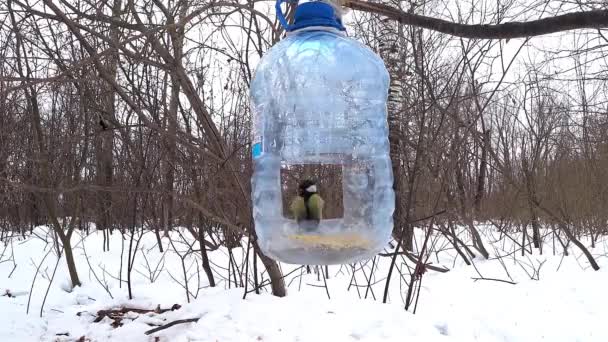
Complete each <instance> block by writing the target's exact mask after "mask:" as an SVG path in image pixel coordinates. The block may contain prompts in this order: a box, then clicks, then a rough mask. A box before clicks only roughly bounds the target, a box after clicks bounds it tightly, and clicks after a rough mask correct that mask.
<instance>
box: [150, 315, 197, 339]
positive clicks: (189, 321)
mask: <svg viewBox="0 0 608 342" xmlns="http://www.w3.org/2000/svg"><path fill="white" fill-rule="evenodd" d="M199 319H201V318H200V317H198V318H188V319H178V320H177V321H173V322H171V323H167V324H165V325H161V326H160V327H156V328H154V329H150V330H148V331H146V332H145V334H146V335H150V334H154V333H155V332H158V331H161V330H165V329H167V328H171V327H172V326H174V325H177V324H184V323H194V322H198V320H199Z"/></svg>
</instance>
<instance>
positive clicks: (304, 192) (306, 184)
mask: <svg viewBox="0 0 608 342" xmlns="http://www.w3.org/2000/svg"><path fill="white" fill-rule="evenodd" d="M298 193H299V194H300V196H311V195H312V194H315V193H317V184H316V183H315V182H314V181H313V180H310V179H306V180H304V181H302V182H301V183H300V186H299V187H298Z"/></svg>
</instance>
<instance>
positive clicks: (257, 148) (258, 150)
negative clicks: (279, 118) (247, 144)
mask: <svg viewBox="0 0 608 342" xmlns="http://www.w3.org/2000/svg"><path fill="white" fill-rule="evenodd" d="M251 154H253V158H258V157H259V156H261V155H262V143H256V144H254V145H253V148H252V149H251Z"/></svg>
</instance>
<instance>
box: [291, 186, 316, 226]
mask: <svg viewBox="0 0 608 342" xmlns="http://www.w3.org/2000/svg"><path fill="white" fill-rule="evenodd" d="M324 204H325V202H324V201H323V198H321V196H320V195H319V194H318V193H317V185H316V184H315V182H313V181H312V180H309V179H307V180H304V181H303V182H301V183H300V185H299V186H298V196H296V197H295V198H294V199H293V201H292V202H291V206H290V207H289V209H290V210H291V214H292V215H293V217H294V218H295V220H296V221H297V222H298V224H301V223H303V222H306V221H309V222H312V223H313V224H314V225H315V226H316V225H318V224H319V222H320V221H321V219H322V216H323V205H324Z"/></svg>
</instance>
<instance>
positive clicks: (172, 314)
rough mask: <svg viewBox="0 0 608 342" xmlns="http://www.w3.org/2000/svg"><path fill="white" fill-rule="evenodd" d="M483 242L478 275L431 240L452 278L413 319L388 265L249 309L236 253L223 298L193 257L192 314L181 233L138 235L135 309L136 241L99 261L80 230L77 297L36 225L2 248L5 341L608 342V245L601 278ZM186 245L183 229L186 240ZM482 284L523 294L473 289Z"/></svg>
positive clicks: (221, 272)
mask: <svg viewBox="0 0 608 342" xmlns="http://www.w3.org/2000/svg"><path fill="white" fill-rule="evenodd" d="M482 232H483V234H484V236H485V240H486V243H487V248H488V250H489V251H490V254H491V258H490V259H489V260H483V259H481V258H479V257H478V258H476V259H475V260H474V266H466V265H465V264H464V263H463V261H462V260H461V259H459V258H456V253H455V252H454V250H453V249H450V248H448V247H449V246H447V245H446V242H445V240H443V239H441V238H438V239H433V240H432V241H433V244H434V249H435V250H436V251H437V253H434V254H433V256H432V259H431V261H432V262H433V264H434V265H442V266H444V267H447V268H449V269H450V272H448V273H436V272H431V271H429V272H427V273H426V274H425V275H424V278H423V281H422V288H421V291H420V298H419V301H418V306H417V309H416V314H413V313H412V312H411V311H413V310H412V309H410V311H409V312H408V311H405V310H404V308H403V307H404V304H403V303H404V301H403V298H404V297H405V293H406V290H407V287H406V285H405V282H404V279H402V278H401V277H400V276H399V275H398V274H397V273H395V274H394V275H393V277H392V282H391V284H392V286H391V288H390V291H389V302H390V303H389V304H381V300H382V293H383V290H384V286H385V277H386V274H387V270H388V266H389V264H390V258H388V257H378V258H377V259H376V260H375V262H373V266H374V272H373V275H372V278H371V280H370V279H368V277H369V276H370V274H372V272H371V271H372V269H371V268H372V261H371V260H370V261H369V262H367V263H363V264H357V265H355V269H356V272H355V276H354V277H353V267H352V266H350V265H345V266H342V267H340V266H331V267H329V278H328V279H326V283H327V287H325V286H324V284H325V281H324V279H323V277H322V276H320V275H319V274H318V273H315V272H312V273H311V274H306V272H305V269H304V268H299V269H298V266H293V265H281V267H282V269H283V272H284V274H288V273H290V271H293V272H292V273H291V274H289V275H288V276H287V277H286V279H285V281H286V283H287V284H288V285H289V287H288V296H287V297H285V298H277V297H273V296H271V295H270V294H269V293H268V292H269V291H270V290H269V288H267V287H266V288H264V289H262V294H260V295H256V294H255V293H250V294H248V295H247V297H246V299H245V300H243V299H242V297H243V293H244V289H243V288H242V287H239V288H234V283H231V284H230V287H231V288H230V289H229V288H228V287H229V285H228V281H227V280H226V277H227V275H228V269H227V267H228V263H229V258H228V254H227V251H225V250H217V251H214V252H212V253H211V254H210V258H211V261H212V263H213V269H214V272H216V273H215V277H216V280H217V281H218V286H217V287H216V288H209V287H207V280H206V277H205V275H204V272H203V271H202V270H201V264H200V255H199V253H198V252H195V253H191V254H189V255H186V256H185V258H184V260H185V266H186V274H187V277H188V278H189V281H188V287H189V289H190V292H191V294H190V295H189V297H190V303H188V302H187V298H186V291H185V289H184V286H183V284H184V272H183V269H182V264H181V261H180V257H179V255H178V254H177V253H176V251H175V250H176V249H177V251H180V252H181V253H182V255H183V251H184V250H187V248H186V247H185V246H186V245H185V244H184V243H180V242H179V241H180V240H181V237H180V236H179V234H178V233H174V234H173V240H174V242H175V243H174V245H171V244H170V242H169V239H166V238H165V239H163V244H164V246H165V252H164V253H162V254H161V253H160V252H159V249H158V247H157V246H156V239H155V237H154V235H153V234H152V233H146V234H144V235H143V237H142V239H141V242H140V244H139V246H138V253H137V254H136V256H135V262H134V266H133V270H132V292H133V296H134V299H133V300H128V291H127V286H126V282H125V279H126V278H127V276H126V275H127V255H128V249H129V239H128V236H126V237H127V239H126V240H122V239H121V235H120V234H119V233H115V234H113V235H112V237H111V242H110V251H109V252H103V251H102V235H101V233H100V232H92V233H91V234H90V235H88V236H86V237H83V236H81V235H79V233H77V232H76V233H75V236H74V237H73V242H74V243H75V244H76V245H77V247H76V248H75V256H76V259H77V269H78V272H79V276H80V279H81V281H82V282H83V286H82V287H77V288H75V289H73V290H71V289H70V286H69V284H70V282H69V277H68V274H67V268H66V266H65V260H64V259H61V260H60V261H59V263H57V257H56V254H55V253H54V250H53V245H52V243H48V242H49V241H50V235H49V233H48V231H47V229H45V228H44V227H38V228H36V229H35V230H34V233H35V234H34V235H32V236H30V237H28V238H27V239H25V240H24V239H18V238H13V239H11V240H10V243H8V244H6V245H5V244H2V245H0V255H2V256H1V257H0V315H1V317H3V318H2V321H1V323H0V341H15V342H21V341H26V342H30V341H129V342H137V341H221V342H225V341H424V342H427V341H429V342H430V341H447V342H453V341H483V342H493V341H551V342H561V341H564V342H565V341H569V342H570V341H584V342H595V341H598V342H599V341H602V342H605V341H608V328H606V326H605V325H604V324H603V323H605V322H606V321H607V320H608V296H607V294H606V287H607V285H608V272H607V271H606V270H605V269H606V268H608V261H607V260H606V255H607V254H608V252H607V251H608V247H607V246H608V242H606V241H605V240H602V241H599V242H598V243H597V246H596V248H594V249H591V251H592V253H593V255H594V256H595V257H596V259H597V261H598V262H599V264H600V266H601V267H602V269H601V270H600V271H598V272H595V271H593V270H592V269H591V268H590V266H589V264H588V262H587V260H586V259H585V258H584V256H582V253H581V252H580V251H579V250H577V249H576V247H572V248H570V249H569V252H570V256H568V257H562V255H561V254H560V253H556V255H553V240H552V238H551V236H550V235H549V236H548V237H547V240H546V242H545V247H544V254H543V255H540V254H539V253H538V251H535V252H534V254H533V255H530V254H527V253H526V255H525V256H523V257H522V256H521V251H520V250H519V249H517V250H516V249H515V248H516V246H515V245H514V244H513V243H510V242H509V241H510V240H509V239H498V237H499V233H498V232H496V231H495V230H494V229H493V228H490V227H482ZM418 233H419V234H422V232H418ZM136 235H137V234H136ZM187 235H188V233H187V231H185V230H184V232H183V235H182V236H187ZM136 237H137V236H136ZM419 238H420V236H419ZM44 240H46V242H45V241H44ZM186 240H187V241H189V242H190V243H191V242H192V240H189V238H186ZM519 241H521V240H519ZM556 245H558V243H557V242H556ZM587 245H588V243H587ZM122 247H124V250H123V248H122ZM195 248H196V246H195ZM556 248H557V247H556ZM121 254H122V260H123V262H122V267H121ZM242 254H244V253H243V249H235V250H234V255H235V259H236V264H237V265H238V267H239V269H240V268H242V267H244V266H243V260H244V255H242ZM144 255H145V258H144ZM497 255H501V256H503V258H501V259H498V258H496V256H497ZM45 256H46V257H45ZM87 259H88V261H87ZM43 260H44V261H43ZM15 264H16V265H17V266H16V267H15ZM39 265H40V268H39V272H38V273H37V272H36V269H37V267H38V266H39ZM55 265H58V268H57V271H56V272H55V276H54V279H53V273H54V270H55ZM397 266H398V267H400V268H402V269H403V270H404V273H405V274H406V277H404V278H407V280H408V281H409V276H407V271H406V270H405V268H404V261H403V260H401V259H398V262H397ZM539 269H540V271H538V270H539ZM121 270H122V273H121ZM197 270H199V271H200V272H199V271H197ZM259 270H263V267H262V265H261V263H260V266H259ZM313 270H314V269H313ZM241 271H242V269H241ZM243 273H244V272H243ZM36 274H37V275H36ZM120 274H122V276H120ZM199 275H200V277H199ZM259 277H260V282H262V281H264V280H267V276H266V275H265V274H260V276H259ZM480 277H484V278H493V279H499V280H504V281H509V282H513V283H516V284H515V285H514V284H511V283H507V282H503V281H495V280H478V281H475V280H474V279H472V278H480ZM50 279H53V280H52V282H51V285H50V286H49V280H50ZM243 279H244V276H243ZM537 279H539V280H537ZM368 282H369V283H371V284H372V285H371V286H370V287H369V288H368V287H367V284H368ZM32 283H34V285H33V286H32ZM248 286H249V288H250V289H251V288H252V284H249V285H248ZM197 288H200V290H197ZM47 289H48V295H47V294H46V292H47ZM8 294H10V295H8ZM45 297H46V300H45ZM328 297H329V298H328ZM365 297H367V299H365ZM43 303H44V307H43V312H42V313H43V314H42V317H40V311H41V307H42V305H43ZM174 304H179V305H181V307H180V308H179V309H176V310H169V311H167V312H164V313H161V314H156V313H140V314H137V313H129V314H127V315H126V316H125V317H124V318H123V320H122V326H119V327H117V328H114V327H112V325H111V323H112V320H111V319H110V318H107V317H106V318H104V319H103V320H101V321H100V322H98V323H95V322H93V320H94V319H95V318H96V316H97V312H98V311H99V310H106V309H117V308H121V307H129V308H140V309H154V308H156V307H157V306H158V305H160V308H161V309H169V308H171V307H172V306H173V305H174ZM28 307H29V313H27V312H28ZM196 318H198V321H197V322H190V323H183V324H178V325H175V326H173V327H170V328H167V329H164V330H161V331H159V332H156V333H152V334H149V335H146V334H145V332H146V331H149V330H150V329H153V328H154V327H155V326H160V325H163V324H167V323H169V322H172V321H175V320H181V319H196ZM81 336H84V337H86V339H80V338H81Z"/></svg>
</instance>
